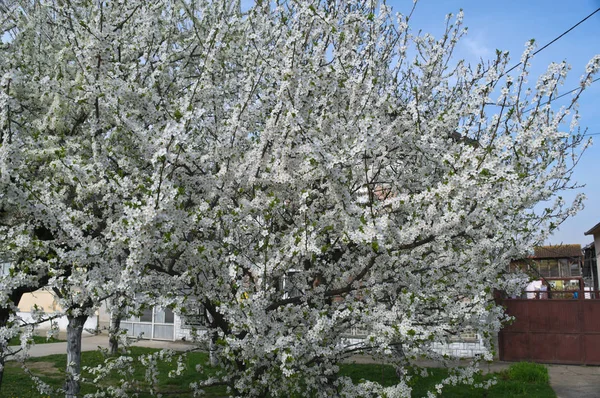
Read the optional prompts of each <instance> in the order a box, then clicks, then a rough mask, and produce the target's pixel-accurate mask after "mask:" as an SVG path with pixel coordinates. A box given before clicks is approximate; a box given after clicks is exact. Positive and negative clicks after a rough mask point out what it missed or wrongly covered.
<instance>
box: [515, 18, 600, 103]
mask: <svg viewBox="0 0 600 398" xmlns="http://www.w3.org/2000/svg"><path fill="white" fill-rule="evenodd" d="M599 10H600V8H599ZM598 80H600V77H597V78H595V79H594V80H592V82H591V83H590V84H592V83H595V82H597V81H598ZM577 90H581V86H579V87H575V88H574V89H572V90H569V91H567V92H566V93H562V94H561V95H559V96H558V97H556V98H552V99H549V100H548V101H546V102H544V103H543V104H540V105H539V106H544V105H547V104H549V103H551V102H554V101H556V100H557V99H560V98H562V97H564V96H565V95H569V94H571V93H574V92H575V91H577ZM533 109H534V107H532V108H529V109H527V110H524V111H523V113H527V112H530V111H532V110H533Z"/></svg>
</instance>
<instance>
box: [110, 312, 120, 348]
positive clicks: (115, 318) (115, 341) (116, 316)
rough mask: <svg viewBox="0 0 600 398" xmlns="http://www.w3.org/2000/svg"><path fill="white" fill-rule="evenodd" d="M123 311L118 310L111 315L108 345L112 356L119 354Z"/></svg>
mask: <svg viewBox="0 0 600 398" xmlns="http://www.w3.org/2000/svg"><path fill="white" fill-rule="evenodd" d="M121 318H122V317H121V311H120V308H116V309H114V310H113V311H111V314H110V326H109V327H108V344H109V347H110V354H111V355H117V354H118V352H119V334H120V332H121Z"/></svg>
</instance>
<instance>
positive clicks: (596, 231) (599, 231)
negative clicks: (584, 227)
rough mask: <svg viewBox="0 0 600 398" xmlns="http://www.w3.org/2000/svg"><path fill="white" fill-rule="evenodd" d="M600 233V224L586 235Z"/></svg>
mask: <svg viewBox="0 0 600 398" xmlns="http://www.w3.org/2000/svg"><path fill="white" fill-rule="evenodd" d="M597 233H600V222H599V223H598V224H596V225H594V226H593V227H592V229H590V230H589V231H587V232H586V233H585V234H584V235H595V234H597Z"/></svg>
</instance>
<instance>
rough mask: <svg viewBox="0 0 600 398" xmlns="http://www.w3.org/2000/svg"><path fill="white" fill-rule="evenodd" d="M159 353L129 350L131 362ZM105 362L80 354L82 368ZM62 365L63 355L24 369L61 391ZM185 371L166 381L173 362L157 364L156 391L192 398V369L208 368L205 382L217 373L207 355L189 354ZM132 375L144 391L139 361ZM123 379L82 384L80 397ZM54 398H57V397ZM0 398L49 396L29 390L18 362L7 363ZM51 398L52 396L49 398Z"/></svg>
mask: <svg viewBox="0 0 600 398" xmlns="http://www.w3.org/2000/svg"><path fill="white" fill-rule="evenodd" d="M156 351H158V350H156V349H151V348H144V347H132V348H131V354H132V356H133V357H134V358H137V357H138V356H139V355H143V354H150V353H153V352H156ZM103 362H104V356H103V354H102V353H101V352H99V351H89V352H83V353H82V363H83V364H84V366H90V367H93V366H97V365H99V364H101V363H103ZM65 364H66V355H64V354H60V355H48V356H45V357H36V358H29V359H28V360H27V366H28V367H29V368H30V369H31V371H32V373H33V374H35V375H36V376H38V377H40V379H41V380H43V381H44V382H45V383H47V384H48V385H50V386H51V387H53V388H61V387H62V385H63V383H64V376H65ZM186 364H187V365H188V366H187V369H186V371H185V372H184V374H183V375H181V376H178V377H176V378H169V377H168V376H167V374H168V372H169V371H170V370H174V369H175V368H176V362H175V360H174V361H173V363H170V364H169V363H160V364H159V366H158V368H159V370H160V377H159V382H158V388H159V390H160V391H162V392H169V393H170V394H171V395H170V396H177V397H191V396H192V395H191V393H190V392H189V384H190V383H191V382H193V381H198V378H199V374H198V372H196V370H195V367H196V365H197V364H202V365H203V366H207V367H206V368H205V371H204V373H203V374H202V375H201V377H204V378H208V377H210V376H213V375H214V374H215V373H216V372H217V369H214V368H211V367H210V366H208V355H207V354H205V353H189V354H188V355H187V358H186ZM134 369H135V370H134V373H133V376H132V379H133V380H138V381H139V383H138V388H139V389H140V390H147V386H146V385H145V383H144V374H145V367H144V366H143V365H141V363H140V362H139V361H134ZM83 377H84V378H88V379H91V378H92V376H91V375H90V374H89V373H87V372H85V371H84V372H83ZM122 378H123V376H121V375H119V374H117V373H116V372H115V373H112V374H110V375H109V376H107V377H104V378H102V380H101V381H100V382H99V383H97V384H93V383H91V382H83V383H82V385H81V395H82V396H83V395H84V394H88V393H93V392H96V391H102V390H104V389H106V387H107V386H109V385H116V384H117V383H118V381H119V380H121V379H122ZM205 391H206V392H207V395H206V396H208V397H223V396H225V395H226V391H225V388H224V387H215V388H212V389H205ZM132 392H133V391H132ZM56 396H57V397H58V396H60V395H58V394H57V395H56ZM139 396H140V397H143V398H145V397H151V395H150V394H149V393H144V392H142V393H140V395H139ZM0 397H18V398H25V397H48V395H40V394H39V393H37V392H36V390H35V389H34V388H33V387H32V382H31V379H30V378H29V376H28V375H26V374H25V373H24V372H23V370H22V369H21V367H20V364H19V363H17V362H7V363H6V366H5V371H4V380H3V383H2V390H1V391H0ZM52 397H54V396H52Z"/></svg>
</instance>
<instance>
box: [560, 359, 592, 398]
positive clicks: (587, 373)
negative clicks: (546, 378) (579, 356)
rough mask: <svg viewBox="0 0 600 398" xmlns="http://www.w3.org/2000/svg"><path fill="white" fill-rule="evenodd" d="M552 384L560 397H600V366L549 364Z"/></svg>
mask: <svg viewBox="0 0 600 398" xmlns="http://www.w3.org/2000/svg"><path fill="white" fill-rule="evenodd" d="M548 374H549V375H550V386H552V389H554V392H556V396H557V397H558V398H598V397H600V367H598V366H577V365H548Z"/></svg>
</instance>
